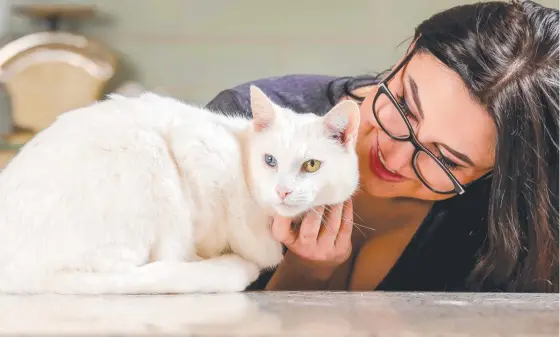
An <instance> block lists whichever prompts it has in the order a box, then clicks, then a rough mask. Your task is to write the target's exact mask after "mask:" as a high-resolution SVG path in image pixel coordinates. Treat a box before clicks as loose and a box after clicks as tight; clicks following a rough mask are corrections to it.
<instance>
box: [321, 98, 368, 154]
mask: <svg viewBox="0 0 560 337" xmlns="http://www.w3.org/2000/svg"><path fill="white" fill-rule="evenodd" d="M323 125H324V127H325V132H326V133H327V136H328V137H329V138H332V139H335V140H336V141H338V142H340V144H341V145H344V146H345V147H348V148H351V147H354V145H355V143H356V138H357V137H358V128H359V126H360V107H359V106H358V104H357V103H356V102H354V101H352V100H344V101H342V102H340V103H338V104H337V105H335V106H334V107H333V108H332V109H331V110H330V111H329V112H328V113H327V114H326V115H325V116H324V117H323Z"/></svg>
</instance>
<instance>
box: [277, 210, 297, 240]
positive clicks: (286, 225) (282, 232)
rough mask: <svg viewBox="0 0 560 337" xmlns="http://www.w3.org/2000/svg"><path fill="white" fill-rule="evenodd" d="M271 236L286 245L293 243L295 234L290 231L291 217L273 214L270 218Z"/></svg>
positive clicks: (295, 237)
mask: <svg viewBox="0 0 560 337" xmlns="http://www.w3.org/2000/svg"><path fill="white" fill-rule="evenodd" d="M272 236H273V237H274V238H275V239H276V240H278V241H280V242H282V243H283V244H285V245H286V246H288V247H290V246H291V245H293V244H294V243H295V242H296V239H297V236H296V233H294V231H292V218H286V217H283V216H275V217H274V219H273V220H272Z"/></svg>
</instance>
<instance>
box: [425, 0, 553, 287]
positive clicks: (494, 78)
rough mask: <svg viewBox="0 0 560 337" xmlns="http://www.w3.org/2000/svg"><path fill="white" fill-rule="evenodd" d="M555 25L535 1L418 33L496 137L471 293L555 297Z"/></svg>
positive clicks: (433, 22) (448, 17)
mask: <svg viewBox="0 0 560 337" xmlns="http://www.w3.org/2000/svg"><path fill="white" fill-rule="evenodd" d="M558 17H559V13H558V10H556V9H551V8H546V7H543V6H541V5H539V4H536V3H534V2H532V1H523V2H518V1H514V2H512V3H504V2H485V3H478V4H474V5H465V6H458V7H455V8H452V9H449V10H447V11H444V12H441V13H438V14H436V15H434V16H432V17H431V18H429V19H428V20H426V21H424V22H422V23H421V24H420V25H419V26H418V27H417V28H416V32H415V39H416V38H417V39H418V40H417V41H416V43H415V46H414V48H415V49H416V52H429V53H430V54H432V55H434V56H435V57H436V58H438V59H439V60H440V61H441V62H443V63H444V64H445V65H446V66H448V67H449V68H451V69H452V70H454V71H455V72H456V73H458V74H459V75H460V76H461V78H462V79H463V81H464V82H465V84H466V86H467V88H468V90H469V91H470V94H471V95H472V97H473V98H474V99H475V100H477V101H478V102H479V103H481V104H482V105H483V106H485V107H486V108H487V110H488V111H489V113H490V115H491V116H492V119H493V120H494V122H495V124H496V128H497V132H498V133H497V139H496V152H495V155H496V163H495V167H494V170H493V174H492V181H491V188H490V193H489V205H488V212H489V213H488V218H487V219H488V239H487V242H486V245H485V247H484V250H483V251H482V252H481V255H480V258H479V262H478V264H477V265H476V267H475V269H474V271H473V274H472V281H473V283H474V284H475V285H476V284H479V285H480V284H483V283H484V282H485V280H487V279H490V281H491V282H492V283H493V284H501V285H504V288H505V289H506V290H508V291H543V292H548V291H555V292H558V226H559V219H558V201H559V200H558V188H559V181H558V170H559V167H558V153H559V148H558V137H559V135H558V118H559V112H558V106H559V93H558V91H559V73H558V72H559V68H558V65H559V62H560V59H559V38H560V34H559V30H560V27H559V20H558Z"/></svg>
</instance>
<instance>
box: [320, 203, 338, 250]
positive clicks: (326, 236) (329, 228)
mask: <svg viewBox="0 0 560 337" xmlns="http://www.w3.org/2000/svg"><path fill="white" fill-rule="evenodd" d="M341 218H342V204H338V205H334V206H331V207H330V209H329V213H328V214H327V216H326V219H327V221H326V224H325V226H323V227H322V228H321V233H320V234H319V239H318V241H319V245H320V246H323V245H325V248H332V247H333V246H334V241H335V240H336V237H337V234H338V230H339V228H340V221H341Z"/></svg>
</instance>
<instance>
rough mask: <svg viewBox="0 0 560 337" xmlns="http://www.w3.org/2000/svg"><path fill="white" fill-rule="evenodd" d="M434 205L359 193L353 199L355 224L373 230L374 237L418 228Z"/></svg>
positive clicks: (431, 202)
mask: <svg viewBox="0 0 560 337" xmlns="http://www.w3.org/2000/svg"><path fill="white" fill-rule="evenodd" d="M433 204H434V202H433V201H422V200H416V199H398V198H378V197H372V196H369V195H366V194H365V193H358V194H356V196H355V197H354V199H353V206H354V222H356V223H357V224H359V225H360V226H365V227H368V228H371V229H373V230H374V231H373V233H372V234H373V235H382V234H384V233H388V232H391V231H392V230H394V229H399V228H403V227H409V226H415V227H418V226H420V224H421V223H422V220H423V219H424V218H425V217H426V216H427V215H428V213H429V212H430V209H431V208H432V206H433Z"/></svg>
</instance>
